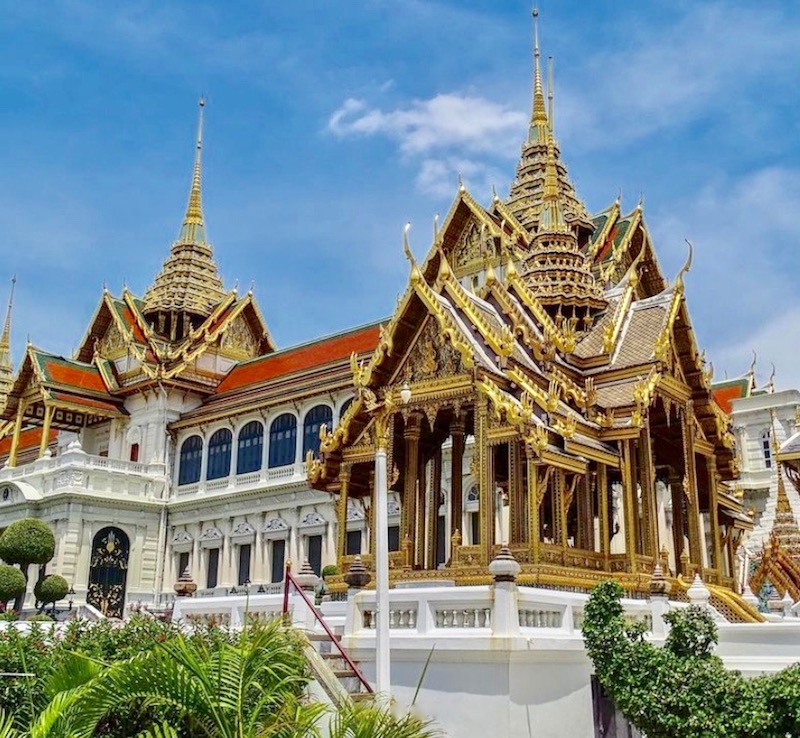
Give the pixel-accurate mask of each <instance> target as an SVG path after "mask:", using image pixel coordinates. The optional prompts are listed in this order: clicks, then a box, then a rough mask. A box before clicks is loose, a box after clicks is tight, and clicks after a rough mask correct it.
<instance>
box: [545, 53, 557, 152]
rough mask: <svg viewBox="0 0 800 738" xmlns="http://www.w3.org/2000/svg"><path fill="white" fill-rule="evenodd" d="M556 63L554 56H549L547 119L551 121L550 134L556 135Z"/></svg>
mask: <svg viewBox="0 0 800 738" xmlns="http://www.w3.org/2000/svg"><path fill="white" fill-rule="evenodd" d="M554 65H555V61H553V57H552V56H548V57H547V119H548V122H549V127H550V135H551V136H554V135H555V134H554V131H555V112H554V110H553V97H554V92H555V89H554V85H553V66H554Z"/></svg>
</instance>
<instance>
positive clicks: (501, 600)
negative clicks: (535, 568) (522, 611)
mask: <svg viewBox="0 0 800 738" xmlns="http://www.w3.org/2000/svg"><path fill="white" fill-rule="evenodd" d="M520 569H521V567H520V565H519V564H518V563H517V560H516V559H515V558H514V555H513V554H512V553H511V551H510V550H509V549H508V548H507V547H506V546H503V547H502V548H501V549H500V553H499V554H497V558H495V559H494V560H493V561H492V562H491V563H490V564H489V572H490V573H491V575H492V576H493V577H494V585H493V586H494V612H493V613H492V634H493V635H495V636H515V635H519V603H518V601H517V581H516V580H517V575H518V574H519V572H520Z"/></svg>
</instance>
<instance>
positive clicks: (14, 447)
mask: <svg viewBox="0 0 800 738" xmlns="http://www.w3.org/2000/svg"><path fill="white" fill-rule="evenodd" d="M24 416H25V403H24V402H23V401H22V400H20V401H19V405H17V417H16V418H15V420H14V435H13V437H12V438H11V451H10V452H9V454H8V465H9V466H16V465H17V452H18V451H19V434H20V431H22V419H23V417H24Z"/></svg>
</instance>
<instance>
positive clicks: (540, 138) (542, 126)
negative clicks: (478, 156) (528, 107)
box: [528, 7, 548, 144]
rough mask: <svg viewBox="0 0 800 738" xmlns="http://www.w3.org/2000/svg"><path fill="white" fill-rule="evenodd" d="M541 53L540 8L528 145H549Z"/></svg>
mask: <svg viewBox="0 0 800 738" xmlns="http://www.w3.org/2000/svg"><path fill="white" fill-rule="evenodd" d="M540 56H541V53H540V51H539V8H536V7H534V9H533V110H532V111H531V124H530V127H529V128H528V143H539V144H544V143H547V135H548V124H547V111H546V110H545V105H544V89H543V87H542V68H541V64H540V61H539V59H540Z"/></svg>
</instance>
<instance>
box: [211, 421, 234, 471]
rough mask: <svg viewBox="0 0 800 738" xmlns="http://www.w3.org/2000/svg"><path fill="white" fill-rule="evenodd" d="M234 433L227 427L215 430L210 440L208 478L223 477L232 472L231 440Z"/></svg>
mask: <svg viewBox="0 0 800 738" xmlns="http://www.w3.org/2000/svg"><path fill="white" fill-rule="evenodd" d="M232 439H233V433H231V432H230V431H229V430H228V429H227V428H220V429H219V430H218V431H215V432H214V434H213V435H212V436H211V439H210V440H209V442H208V469H207V470H206V479H221V478H222V477H227V476H228V474H230V473H231V445H232V444H231V441H232Z"/></svg>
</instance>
